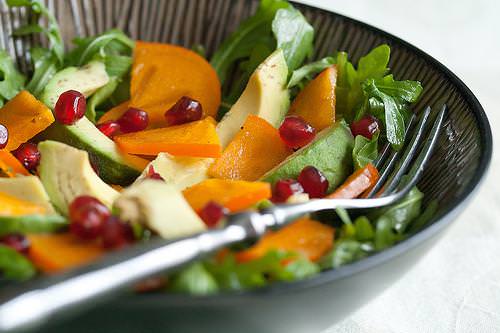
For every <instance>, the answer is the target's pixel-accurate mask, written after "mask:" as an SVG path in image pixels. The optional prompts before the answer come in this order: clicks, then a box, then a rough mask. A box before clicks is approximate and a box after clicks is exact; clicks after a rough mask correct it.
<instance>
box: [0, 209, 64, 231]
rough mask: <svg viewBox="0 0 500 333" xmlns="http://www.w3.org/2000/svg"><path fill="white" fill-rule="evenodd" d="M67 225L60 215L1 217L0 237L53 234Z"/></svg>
mask: <svg viewBox="0 0 500 333" xmlns="http://www.w3.org/2000/svg"><path fill="white" fill-rule="evenodd" d="M67 225H68V221H67V220H66V219H65V218H64V217H62V216H61V215H58V214H50V215H25V216H0V236H5V235H8V234H14V233H20V234H28V233H31V234H36V233H51V232H55V231H58V230H60V229H62V228H64V227H66V226H67Z"/></svg>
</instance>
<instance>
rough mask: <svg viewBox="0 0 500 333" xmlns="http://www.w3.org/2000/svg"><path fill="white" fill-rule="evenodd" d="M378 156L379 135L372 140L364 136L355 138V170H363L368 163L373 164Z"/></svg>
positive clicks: (353, 156)
mask: <svg viewBox="0 0 500 333" xmlns="http://www.w3.org/2000/svg"><path fill="white" fill-rule="evenodd" d="M377 156H378V134H376V135H373V136H372V138H371V140H370V139H367V138H365V137H364V136H362V135H357V136H356V137H355V138H354V149H353V150H352V160H353V163H354V169H356V170H358V169H362V168H364V167H365V166H366V165H367V164H368V163H372V162H373V161H374V160H375V159H376V158H377Z"/></svg>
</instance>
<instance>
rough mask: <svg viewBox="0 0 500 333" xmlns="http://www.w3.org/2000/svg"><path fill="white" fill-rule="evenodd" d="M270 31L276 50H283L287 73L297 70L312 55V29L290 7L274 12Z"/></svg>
mask: <svg viewBox="0 0 500 333" xmlns="http://www.w3.org/2000/svg"><path fill="white" fill-rule="evenodd" d="M272 30H273V34H274V37H275V38H276V42H277V45H276V48H277V49H282V50H283V55H284V56H285V59H286V63H287V65H288V70H289V72H292V71H294V70H295V69H297V68H298V67H299V66H300V65H301V64H302V63H303V62H304V60H305V59H306V58H307V57H308V56H310V55H311V54H312V53H313V49H314V45H313V40H314V29H313V27H312V26H311V25H310V24H309V23H308V22H307V20H306V19H305V17H304V16H303V15H302V13H301V12H300V11H299V10H297V9H295V8H293V7H292V6H289V7H287V8H283V9H279V10H278V11H277V12H276V16H275V17H274V20H273V23H272Z"/></svg>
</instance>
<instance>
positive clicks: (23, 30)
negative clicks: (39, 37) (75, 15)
mask: <svg viewBox="0 0 500 333" xmlns="http://www.w3.org/2000/svg"><path fill="white" fill-rule="evenodd" d="M7 5H8V6H9V7H29V8H31V10H32V12H33V13H35V14H36V15H34V16H33V18H32V21H31V22H30V23H29V24H28V25H26V26H21V27H19V28H18V29H16V30H15V31H14V32H13V35H14V36H25V35H29V34H33V33H43V34H45V35H46V36H47V38H48V39H49V42H50V50H51V51H52V52H53V53H54V55H55V57H56V58H57V61H58V63H59V65H62V63H63V59H64V42H63V39H62V36H61V32H60V30H59V25H58V24H57V20H56V18H55V17H54V15H52V13H51V12H50V11H49V9H48V8H47V7H45V5H44V4H43V3H42V2H41V1H37V0H32V1H29V0H7ZM40 16H43V17H45V18H46V19H47V22H48V27H47V28H44V27H42V26H40V25H39V24H38V20H39V18H40Z"/></svg>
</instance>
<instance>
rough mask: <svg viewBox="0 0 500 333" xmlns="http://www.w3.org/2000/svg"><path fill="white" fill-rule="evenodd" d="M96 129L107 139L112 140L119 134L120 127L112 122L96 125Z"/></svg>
mask: <svg viewBox="0 0 500 333" xmlns="http://www.w3.org/2000/svg"><path fill="white" fill-rule="evenodd" d="M97 128H98V129H99V131H101V132H102V133H103V134H104V135H106V136H107V137H108V138H112V137H113V136H115V135H116V134H118V132H120V125H119V124H118V123H117V122H116V121H114V120H110V121H107V122H105V123H102V124H99V125H97Z"/></svg>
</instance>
